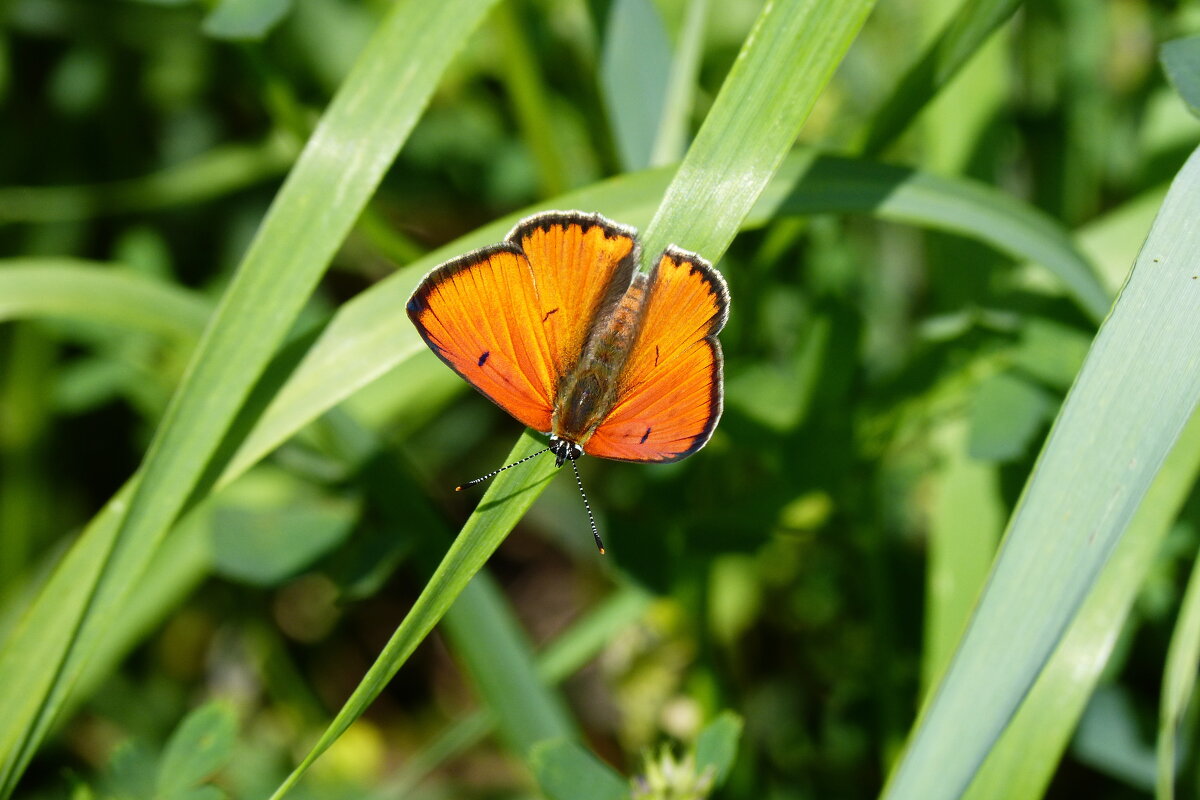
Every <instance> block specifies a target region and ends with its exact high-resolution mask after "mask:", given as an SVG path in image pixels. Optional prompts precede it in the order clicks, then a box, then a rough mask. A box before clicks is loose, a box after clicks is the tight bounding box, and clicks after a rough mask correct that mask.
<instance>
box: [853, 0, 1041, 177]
mask: <svg viewBox="0 0 1200 800" xmlns="http://www.w3.org/2000/svg"><path fill="white" fill-rule="evenodd" d="M1020 5H1021V0H966V2H964V3H963V4H962V5H961V6H960V7H959V9H958V11H957V12H955V14H954V16H953V17H952V18H951V19H950V21H949V22H948V23H947V24H946V27H945V28H944V29H943V30H942V32H941V33H940V34H939V35H938V37H937V38H936V39H935V40H934V41H933V42H932V43H931V44H930V45H929V47H928V48H926V50H925V52H924V53H923V54H922V55H921V57H920V59H918V60H917V62H916V63H915V64H913V65H912V67H910V68H909V70H908V72H906V73H905V74H904V77H902V78H901V79H900V82H899V83H897V84H896V88H895V89H894V90H893V91H892V94H891V96H889V97H888V99H887V101H886V102H885V103H884V104H883V105H882V106H881V107H880V108H879V110H878V111H876V112H875V116H874V117H873V118H872V119H871V122H870V124H869V125H868V126H867V129H866V140H865V142H864V144H863V147H862V153H863V154H864V155H866V156H876V155H878V154H879V153H881V152H883V151H884V150H885V149H886V148H887V147H888V145H890V144H891V143H892V142H894V141H895V140H896V137H898V136H899V135H900V134H902V133H903V132H904V130H905V129H906V128H907V127H908V126H909V124H910V123H911V122H912V121H913V120H914V119H916V117H917V115H918V114H920V113H921V111H922V110H923V109H924V108H925V107H926V106H927V105H928V104H929V101H930V100H931V99H933V98H934V97H935V96H936V95H937V93H938V92H939V91H941V89H942V87H944V86H945V85H946V84H947V83H949V82H950V81H951V79H953V78H954V76H955V75H957V74H958V72H959V70H960V69H961V68H962V66H963V65H964V64H966V63H967V62H968V61H969V60H970V59H971V57H972V56H973V55H975V53H977V52H978V51H979V48H980V47H981V46H982V45H983V43H984V42H986V41H987V40H988V38H989V37H990V36H991V35H992V34H993V33H995V31H996V29H997V28H999V27H1000V26H1001V25H1003V24H1004V23H1005V22H1007V21H1008V19H1009V18H1010V17H1012V15H1013V14H1014V13H1016V10H1017V8H1018V7H1019V6H1020Z"/></svg>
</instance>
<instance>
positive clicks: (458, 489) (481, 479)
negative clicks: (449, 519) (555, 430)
mask: <svg viewBox="0 0 1200 800" xmlns="http://www.w3.org/2000/svg"><path fill="white" fill-rule="evenodd" d="M549 450H550V448H549V447H547V448H544V449H542V450H538V451H537V452H536V453H534V454H533V455H528V456H525V457H524V458H522V459H518V460H517V461H514V462H513V463H511V464H507V465H505V466H503V467H501V468H500V469H494V470H492V471H491V472H489V473H488V474H487V475H483V476H481V477H478V478H476V479H475V480H473V481H467V482H466V483H463V484H460V485H458V486H455V487H454V491H456V492H461V491H462V490H463V489H465V488H467V487H468V486H474V485H475V484H477V483H483V482H484V481H486V480H489V479H491V478H494V477H496V476H497V475H499V474H500V473H501V472H504V470H506V469H512V468H513V467H515V466H517V465H518V464H524V463H525V462H526V461H528V460H529V459H531V458H537V457H538V456H540V455H541V454H542V453H545V452H547V451H549Z"/></svg>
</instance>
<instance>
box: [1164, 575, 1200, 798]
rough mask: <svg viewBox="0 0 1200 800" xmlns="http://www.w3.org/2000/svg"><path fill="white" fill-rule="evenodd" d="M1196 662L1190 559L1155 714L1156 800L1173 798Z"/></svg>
mask: <svg viewBox="0 0 1200 800" xmlns="http://www.w3.org/2000/svg"><path fill="white" fill-rule="evenodd" d="M1197 663H1200V559H1193V562H1192V575H1191V577H1190V578H1188V584H1187V590H1186V591H1185V592H1184V595H1183V602H1182V603H1181V604H1180V608H1179V619H1178V620H1177V621H1176V623H1175V631H1174V632H1173V633H1172V634H1171V644H1170V647H1169V648H1168V649H1167V665H1166V670H1165V672H1164V674H1163V684H1162V699H1161V703H1160V705H1159V712H1158V743H1157V748H1158V788H1157V792H1156V795H1155V798H1156V800H1171V798H1173V797H1174V796H1175V774H1176V771H1177V769H1178V765H1179V755H1180V752H1179V743H1178V742H1177V736H1178V734H1179V733H1180V731H1181V728H1183V724H1184V713H1185V712H1186V711H1187V710H1188V705H1189V703H1190V702H1191V701H1192V698H1193V692H1194V691H1195V689H1196V664H1197ZM1192 713H1193V714H1194V713H1195V712H1194V711H1193V712H1192ZM1184 740H1185V741H1186V737H1184Z"/></svg>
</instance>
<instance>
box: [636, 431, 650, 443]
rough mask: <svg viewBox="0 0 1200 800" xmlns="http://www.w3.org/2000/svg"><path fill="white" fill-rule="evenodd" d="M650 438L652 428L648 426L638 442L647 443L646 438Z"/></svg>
mask: <svg viewBox="0 0 1200 800" xmlns="http://www.w3.org/2000/svg"><path fill="white" fill-rule="evenodd" d="M649 438H650V429H649V428H646V432H645V433H643V434H642V440H641V441H640V442H638V444H645V443H646V440H647V439H649Z"/></svg>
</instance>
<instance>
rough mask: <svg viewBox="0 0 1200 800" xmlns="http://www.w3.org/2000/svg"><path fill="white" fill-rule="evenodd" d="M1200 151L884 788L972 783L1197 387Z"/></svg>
mask: <svg viewBox="0 0 1200 800" xmlns="http://www.w3.org/2000/svg"><path fill="white" fill-rule="evenodd" d="M1197 216H1200V152H1197V153H1194V154H1193V155H1192V157H1191V158H1190V159H1189V160H1188V163H1187V164H1186V165H1185V166H1184V168H1183V170H1182V171H1181V172H1180V174H1179V175H1178V176H1177V177H1176V179H1175V181H1174V182H1173V184H1172V186H1171V190H1170V191H1169V192H1168V194H1167V199H1166V201H1165V202H1164V204H1163V207H1162V209H1161V210H1160V212H1159V215H1158V218H1157V219H1156V220H1155V223H1154V226H1153V228H1152V229H1151V232H1150V236H1149V238H1148V239H1147V241H1146V244H1145V246H1144V247H1143V248H1142V252H1141V254H1140V256H1139V257H1138V261H1137V264H1136V265H1135V267H1134V270H1133V273H1132V275H1131V276H1130V279H1129V281H1128V283H1127V284H1126V285H1125V288H1124V290H1123V291H1122V293H1121V296H1120V299H1119V300H1118V301H1117V304H1116V305H1115V307H1114V308H1113V311H1112V313H1111V314H1110V315H1109V317H1108V319H1107V320H1105V322H1104V324H1103V325H1102V326H1101V328H1100V332H1099V333H1098V335H1097V337H1096V339H1095V341H1094V343H1093V345H1092V348H1091V350H1090V351H1089V353H1088V357H1087V360H1086V362H1085V363H1084V366H1083V370H1082V371H1081V372H1080V374H1079V377H1078V378H1077V379H1076V381H1075V385H1074V386H1073V388H1072V389H1071V392H1070V393H1069V394H1068V396H1067V399H1066V402H1065V403H1064V405H1063V408H1062V411H1061V412H1060V414H1059V417H1058V420H1057V421H1056V423H1055V425H1054V428H1053V429H1052V431H1051V433H1050V437H1049V439H1048V440H1047V442H1046V445H1045V448H1044V449H1043V451H1042V454H1041V456H1040V458H1039V460H1038V463H1037V465H1036V467H1035V469H1034V472H1033V474H1032V475H1031V478H1030V481H1029V483H1028V485H1027V486H1026V489H1025V492H1024V494H1023V496H1022V498H1021V501H1020V503H1019V504H1018V506H1017V508H1016V510H1015V512H1014V514H1013V517H1012V519H1011V520H1010V523H1009V530H1008V533H1007V535H1006V537H1005V540H1004V542H1003V544H1002V546H1001V551H1000V555H999V558H998V560H997V562H996V565H995V567H994V568H993V570H992V574H991V576H990V578H989V581H988V585H987V587H986V588H985V590H984V593H983V596H982V598H981V600H980V602H979V605H978V607H977V609H976V611H975V614H974V616H973V618H972V620H971V623H970V625H969V627H968V629H967V631H966V633H965V634H964V637H963V639H962V641H961V642H960V644H959V648H958V651H957V652H956V653H955V655H954V659H953V661H952V662H951V665H950V669H949V671H948V672H947V673H946V675H945V676H944V677H943V679H942V681H941V683H940V684H939V685H938V687H937V689H936V690H935V692H934V694H933V696H932V698H931V700H930V701H929V704H928V705H927V707H926V709H925V711H924V712H923V714H922V717H921V720H920V722H919V724H918V726H917V727H916V729H915V731H914V734H913V738H912V740H911V742H910V744H909V748H908V751H907V752H906V753H905V755H904V758H903V760H902V761H901V762H900V764H899V765H898V767H897V769H896V771H895V773H894V774H893V777H892V780H891V782H890V784H889V787H888V789H887V792H886V794H885V796H886V797H890V798H917V797H920V798H923V800H926V799H928V798H933V799H934V800H936V798H942V797H944V798H952V797H958V796H959V795H960V794H961V793H962V792H963V791H964V790H965V789H966V787H967V785H968V784H969V782H970V781H971V778H972V776H973V775H974V774H975V772H976V770H977V769H978V768H979V765H980V764H981V763H982V761H983V759H984V758H985V756H986V755H987V753H988V750H989V749H990V748H991V747H992V745H993V744H995V742H996V740H997V738H998V737H999V736H1000V733H1001V732H1002V730H1003V728H1004V726H1005V725H1006V724H1007V723H1008V722H1009V720H1010V719H1011V718H1012V716H1013V714H1014V713H1015V712H1016V710H1017V706H1018V705H1019V703H1020V702H1021V700H1022V698H1023V697H1024V696H1025V694H1026V693H1027V692H1028V691H1029V689H1030V687H1031V686H1032V685H1033V682H1034V680H1035V679H1036V678H1037V676H1038V673H1039V672H1040V671H1041V669H1042V667H1043V666H1045V664H1046V661H1047V659H1048V658H1049V657H1050V654H1051V652H1052V651H1053V649H1054V648H1055V646H1056V645H1057V644H1058V642H1059V641H1060V639H1061V637H1062V635H1063V632H1064V631H1065V630H1066V628H1067V626H1068V624H1069V623H1070V622H1071V620H1072V618H1073V617H1074V616H1075V613H1076V611H1077V610H1078V609H1079V607H1080V605H1081V603H1082V602H1083V600H1084V598H1085V596H1086V594H1087V593H1088V591H1089V590H1090V589H1091V587H1092V586H1093V584H1094V583H1095V581H1096V579H1097V575H1098V574H1099V572H1100V570H1101V568H1102V567H1103V565H1104V563H1105V561H1106V560H1107V559H1108V557H1109V555H1111V553H1112V551H1113V549H1114V548H1115V547H1116V545H1117V543H1118V541H1119V540H1120V537H1121V534H1122V533H1123V532H1124V531H1125V528H1126V526H1127V525H1128V524H1129V522H1130V520H1131V518H1132V517H1133V515H1134V512H1135V511H1136V509H1137V507H1138V505H1139V503H1140V502H1141V500H1142V498H1143V497H1144V495H1145V493H1146V491H1147V490H1148V489H1149V487H1150V485H1151V483H1152V481H1153V480H1154V477H1155V475H1156V474H1157V472H1158V470H1159V467H1160V466H1161V465H1162V463H1163V460H1164V459H1165V458H1166V456H1167V454H1168V452H1169V451H1170V450H1171V448H1172V447H1173V446H1174V444H1175V441H1176V440H1177V438H1178V437H1179V434H1180V431H1181V430H1182V429H1183V427H1184V424H1185V423H1186V422H1187V420H1188V419H1189V418H1190V416H1191V414H1192V412H1193V411H1194V409H1195V407H1196V401H1197V398H1198V397H1200V369H1198V368H1197V365H1198V364H1200V328H1198V327H1197V326H1196V325H1195V319H1196V318H1197V316H1198V315H1200V279H1198V278H1197V277H1196V276H1197V274H1200V259H1198V258H1197V253H1198V252H1200V229H1198V228H1197V226H1196V225H1195V224H1194V220H1195V219H1196V218H1197Z"/></svg>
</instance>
